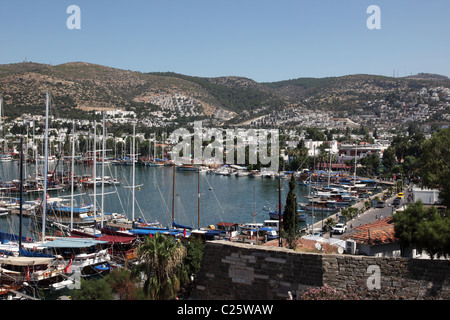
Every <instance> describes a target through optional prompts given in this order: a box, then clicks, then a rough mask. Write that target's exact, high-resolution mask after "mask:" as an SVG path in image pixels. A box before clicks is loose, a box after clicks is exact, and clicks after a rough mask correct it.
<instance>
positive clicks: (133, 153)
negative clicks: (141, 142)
mask: <svg viewBox="0 0 450 320" xmlns="http://www.w3.org/2000/svg"><path fill="white" fill-rule="evenodd" d="M135 139H136V123H135V122H133V152H132V153H131V161H132V164H133V188H132V207H131V208H132V210H131V214H132V216H131V217H132V221H134V201H135V198H134V194H135V192H134V187H135V184H136V181H135V177H134V175H135V164H134V156H135V151H134V150H135V143H136V142H135Z"/></svg>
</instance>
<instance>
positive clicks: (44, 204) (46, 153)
mask: <svg viewBox="0 0 450 320" xmlns="http://www.w3.org/2000/svg"><path fill="white" fill-rule="evenodd" d="M45 105H46V107H45V150H44V170H43V174H42V175H43V178H44V195H43V199H42V201H43V206H42V240H45V223H46V219H47V218H46V216H47V179H48V117H49V114H48V113H49V110H48V109H49V95H48V91H47V94H46V104H45Z"/></svg>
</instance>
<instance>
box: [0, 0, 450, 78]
mask: <svg viewBox="0 0 450 320" xmlns="http://www.w3.org/2000/svg"><path fill="white" fill-rule="evenodd" d="M0 3H1V4H0V64H7V63H16V62H22V61H24V60H27V61H33V62H39V63H48V64H53V65H56V64H61V63H66V62H72V61H83V62H90V63H96V64H101V65H106V66H111V67H115V68H120V69H126V70H133V71H141V72H152V71H173V72H177V73H182V74H187V75H194V76H204V77H216V76H228V75H236V76H244V77H248V78H251V79H254V80H256V81H260V82H266V81H279V80H287V79H294V78H299V77H327V76H341V75H347V74H356V73H366V74H378V75H385V76H392V75H393V74H394V72H395V75H397V76H405V75H410V74H416V73H419V72H430V73H438V74H443V75H446V76H450V61H449V58H450V41H448V39H449V34H450V19H449V18H448V17H449V14H450V1H448V0H430V1H415V0H395V1H394V0H371V1H366V0H315V1H312V0H310V1H304V0H277V1H274V0H273V1H267V0H226V1H225V0H157V1H155V0H127V1H123V0H121V1H117V0H110V1H102V0H89V1H87V0H70V1H66V0H40V1H31V0H28V1H25V0H15V1H12V0H9V1H6V0H1V1H0ZM69 5H77V6H79V7H80V9H81V30H69V29H68V28H67V26H66V20H67V19H68V18H69V16H70V14H67V13H66V10H67V7H68V6H69ZM370 5H378V6H379V7H380V10H381V29H380V30H369V29H368V28H367V27H366V20H367V19H368V18H369V17H370V14H368V13H367V12H366V10H367V8H368V7H369V6H370Z"/></svg>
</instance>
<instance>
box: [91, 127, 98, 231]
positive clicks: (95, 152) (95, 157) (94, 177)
mask: <svg viewBox="0 0 450 320" xmlns="http://www.w3.org/2000/svg"><path fill="white" fill-rule="evenodd" d="M93 150H94V152H93V154H92V155H93V157H94V172H93V177H92V178H93V179H92V180H93V182H94V230H95V222H96V220H97V121H96V120H94V149H93ZM94 232H95V231H94Z"/></svg>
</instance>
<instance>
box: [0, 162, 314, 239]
mask: <svg viewBox="0 0 450 320" xmlns="http://www.w3.org/2000/svg"><path fill="white" fill-rule="evenodd" d="M49 167H50V168H51V170H52V169H54V164H50V165H49ZM96 168H97V169H96V171H97V172H96V173H97V176H101V172H102V167H101V165H97V167H96ZM63 169H64V168H63V165H61V164H60V165H59V166H58V168H57V170H63ZM67 169H68V168H67V165H66V168H65V170H67ZM18 172H19V165H18V161H13V162H6V163H0V179H1V181H9V180H11V179H18V177H19V174H18ZM75 172H76V173H77V174H92V172H93V168H92V166H85V165H76V166H75ZM25 173H26V175H25V176H28V175H32V176H33V175H34V174H35V166H34V164H28V165H27V167H26V172H25ZM105 176H110V177H113V178H116V179H118V180H119V181H120V182H121V183H120V185H117V186H105V188H104V202H103V203H104V212H115V213H119V214H124V215H125V216H127V217H129V218H131V217H132V188H126V187H127V186H129V187H131V186H132V178H133V177H132V166H117V165H112V164H110V165H105ZM288 184H289V180H287V179H284V180H283V179H282V181H281V200H282V202H283V203H284V202H285V200H286V196H287V192H288V191H289V186H288ZM135 186H136V188H135V199H136V200H135V215H134V216H135V217H143V218H145V220H147V221H154V220H157V221H159V222H161V223H162V224H163V226H168V225H169V224H170V223H171V220H172V188H173V168H172V167H144V166H136V167H135ZM197 188H198V175H197V173H196V172H183V171H178V170H176V171H175V200H174V203H175V206H174V207H175V210H174V213H175V220H176V222H177V223H179V224H183V225H188V226H193V227H197V225H198V201H197V199H198V197H197ZM295 192H296V193H297V198H298V199H299V202H306V199H305V198H304V197H305V196H306V195H307V194H308V189H307V187H305V186H302V185H297V186H296V189H295ZM80 193H81V194H84V195H83V196H76V197H75V199H77V200H78V201H82V202H91V203H92V202H93V201H94V190H93V189H92V188H91V189H78V190H76V191H75V195H77V194H80ZM100 194H101V187H97V199H96V201H97V205H98V206H101V204H102V197H101V195H100ZM200 194H201V197H200V199H201V201H200V226H201V227H206V226H208V225H211V224H213V225H214V224H216V223H218V222H220V221H223V222H235V223H244V222H253V221H256V222H263V221H264V220H267V219H269V215H268V213H267V211H265V210H264V208H266V209H271V210H274V209H275V206H276V204H277V203H278V180H277V179H268V178H250V177H237V176H221V175H215V174H207V173H201V174H200ZM61 195H70V193H52V194H51V196H52V197H53V196H61ZM36 198H37V197H35V198H29V199H36ZM100 210H101V209H99V211H100ZM253 212H256V215H252V213H253ZM28 223H29V222H28V220H26V219H25V220H24V224H23V225H24V228H23V230H26V229H27V224H28ZM17 228H18V217H17V216H12V217H8V218H1V219H0V230H2V231H4V232H15V230H18V229H17Z"/></svg>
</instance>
